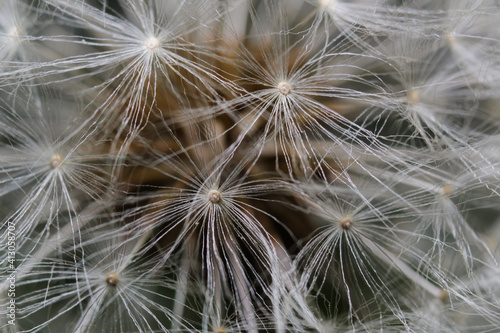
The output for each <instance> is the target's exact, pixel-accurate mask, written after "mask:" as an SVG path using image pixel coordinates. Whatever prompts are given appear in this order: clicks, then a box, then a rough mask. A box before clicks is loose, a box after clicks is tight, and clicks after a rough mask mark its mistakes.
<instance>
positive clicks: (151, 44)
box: [144, 36, 160, 51]
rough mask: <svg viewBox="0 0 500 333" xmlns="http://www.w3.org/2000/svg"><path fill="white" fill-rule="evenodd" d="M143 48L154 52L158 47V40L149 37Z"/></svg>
mask: <svg viewBox="0 0 500 333" xmlns="http://www.w3.org/2000/svg"><path fill="white" fill-rule="evenodd" d="M144 46H145V47H146V49H148V50H150V51H154V50H156V49H157V48H158V46H160V41H159V40H158V38H156V37H154V36H153V37H149V38H148V39H146V41H145V42H144Z"/></svg>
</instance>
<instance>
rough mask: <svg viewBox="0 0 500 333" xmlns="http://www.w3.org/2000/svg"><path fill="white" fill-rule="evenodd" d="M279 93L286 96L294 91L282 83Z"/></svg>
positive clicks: (279, 86)
mask: <svg viewBox="0 0 500 333" xmlns="http://www.w3.org/2000/svg"><path fill="white" fill-rule="evenodd" d="M278 91H279V92H280V93H281V94H282V95H285V96H286V95H288V94H289V93H290V92H291V91H292V88H290V85H289V84H288V83H287V82H280V84H278Z"/></svg>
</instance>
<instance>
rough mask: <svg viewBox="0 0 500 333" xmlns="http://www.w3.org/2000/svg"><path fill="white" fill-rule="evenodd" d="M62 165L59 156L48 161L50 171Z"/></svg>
mask: <svg viewBox="0 0 500 333" xmlns="http://www.w3.org/2000/svg"><path fill="white" fill-rule="evenodd" d="M61 163H62V158H61V156H59V155H54V156H52V157H51V159H50V167H51V168H52V169H57V168H58V167H59V166H60V165H61Z"/></svg>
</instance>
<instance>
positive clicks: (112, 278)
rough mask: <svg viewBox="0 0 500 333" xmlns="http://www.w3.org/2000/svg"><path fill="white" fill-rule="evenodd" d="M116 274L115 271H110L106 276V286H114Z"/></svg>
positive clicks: (116, 279) (116, 278)
mask: <svg viewBox="0 0 500 333" xmlns="http://www.w3.org/2000/svg"><path fill="white" fill-rule="evenodd" d="M118 281H119V279H118V276H117V275H116V274H115V273H110V274H108V276H106V284H107V285H108V287H113V288H114V287H116V286H117V285H118Z"/></svg>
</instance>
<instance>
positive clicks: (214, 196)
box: [208, 190, 222, 204]
mask: <svg viewBox="0 0 500 333" xmlns="http://www.w3.org/2000/svg"><path fill="white" fill-rule="evenodd" d="M221 199H222V196H221V194H220V192H219V191H217V190H211V191H210V192H208V200H209V201H210V202H211V203H214V204H218V203H219V202H220V201H221Z"/></svg>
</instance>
